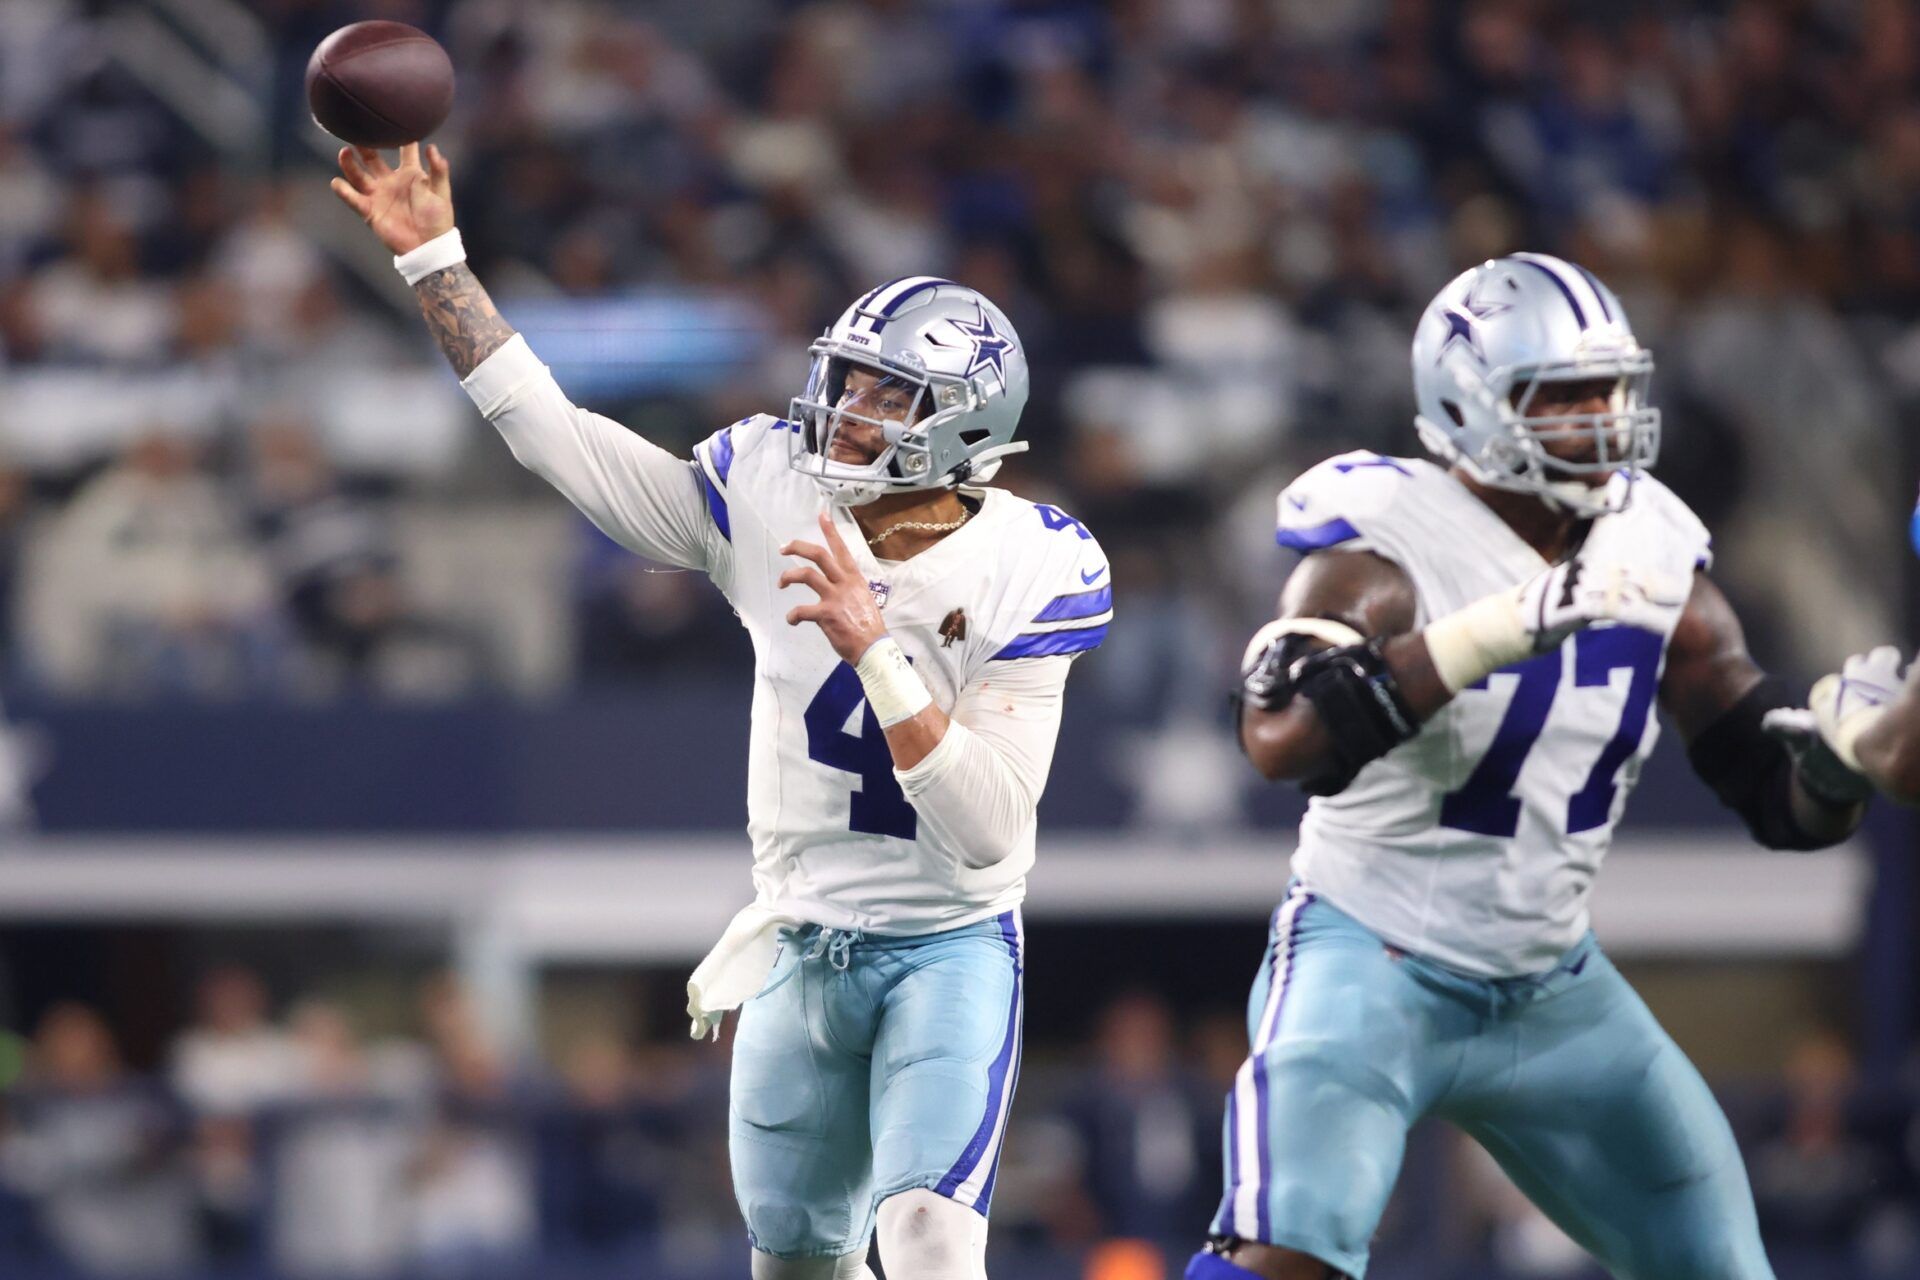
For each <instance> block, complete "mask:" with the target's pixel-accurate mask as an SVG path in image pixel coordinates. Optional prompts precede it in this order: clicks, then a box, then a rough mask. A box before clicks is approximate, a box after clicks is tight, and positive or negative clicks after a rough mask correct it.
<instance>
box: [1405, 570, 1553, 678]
mask: <svg viewBox="0 0 1920 1280" xmlns="http://www.w3.org/2000/svg"><path fill="white" fill-rule="evenodd" d="M1420 634H1421V635H1422V636H1424V637H1425V638H1426V641H1427V653H1428V655H1429V656H1430V657H1432V659H1433V669H1434V672H1435V673H1436V674H1437V675H1438V676H1439V677H1440V683H1442V684H1444V685H1446V686H1447V692H1448V693H1459V692H1460V691H1461V690H1462V689H1464V688H1466V687H1467V686H1468V685H1470V684H1473V683H1474V682H1476V681H1478V680H1481V679H1483V678H1484V677H1486V676H1489V675H1491V674H1493V673H1494V672H1495V671H1498V670H1499V669H1500V668H1502V667H1504V666H1508V665H1509V664H1511V663H1515V662H1518V661H1520V660H1521V659H1522V658H1527V657H1531V656H1532V655H1533V633H1532V632H1530V631H1528V630H1527V627H1526V624H1525V623H1524V622H1522V621H1521V620H1520V607H1519V605H1518V604H1517V603H1516V602H1515V600H1514V597H1513V593H1512V592H1510V591H1502V592H1500V593H1499V594H1497V595H1491V596H1487V597H1486V598H1485V599H1481V600H1476V601H1474V602H1473V603H1472V604H1470V605H1467V606H1466V607H1465V608H1463V609H1456V610H1454V611H1453V612H1452V613H1450V614H1448V615H1447V616H1446V617H1444V618H1440V619H1437V620H1436V621H1433V622H1429V623H1428V624H1427V629H1426V630H1425V631H1423V632H1421V633H1420Z"/></svg>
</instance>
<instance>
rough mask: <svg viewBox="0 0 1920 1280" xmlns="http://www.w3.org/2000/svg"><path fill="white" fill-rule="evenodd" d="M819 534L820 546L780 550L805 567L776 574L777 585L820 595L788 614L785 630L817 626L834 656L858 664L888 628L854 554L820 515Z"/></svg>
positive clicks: (799, 545)
mask: <svg viewBox="0 0 1920 1280" xmlns="http://www.w3.org/2000/svg"><path fill="white" fill-rule="evenodd" d="M820 534H821V537H822V538H823V539H824V540H825V545H824V546H822V545H819V544H816V543H812V542H798V541H795V542H789V543H787V544H786V545H785V546H783V547H781V548H780V554H781V555H783V556H796V557H798V558H799V559H801V560H804V561H809V562H810V563H806V564H798V565H795V566H794V567H793V568H791V569H788V570H787V571H786V572H785V573H783V574H781V575H780V585H781V586H782V587H793V586H806V587H812V588H813V589H814V590H815V591H817V592H819V593H820V599H819V600H818V601H817V602H815V603H813V604H802V605H795V606H794V607H793V608H791V609H789V610H787V625H789V626H794V627H797V626H799V625H800V624H801V623H803V622H813V623H817V624H819V627H820V630H821V631H823V632H825V633H826V637H827V642H828V643H829V644H831V645H832V646H833V651H834V652H835V653H837V654H839V655H840V656H841V658H843V659H844V660H846V661H848V662H858V661H860V657H861V655H862V654H864V653H866V651H867V650H868V649H869V648H871V647H872V645H873V642H874V641H876V640H878V639H880V638H881V637H883V636H885V635H886V634H887V626H886V623H884V622H882V621H881V620H880V607H879V606H878V605H876V604H875V603H874V602H873V591H872V589H871V588H869V587H868V586H867V575H866V574H864V573H862V572H861V571H860V566H859V565H858V564H856V563H854V559H853V552H851V551H849V550H848V549H847V544H846V542H845V540H844V539H842V538H841V537H840V531H839V530H838V529H836V528H834V527H833V520H832V518H831V517H829V516H827V515H825V514H824V513H823V514H822V515H821V516H820Z"/></svg>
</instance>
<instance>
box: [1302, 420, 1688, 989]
mask: <svg viewBox="0 0 1920 1280" xmlns="http://www.w3.org/2000/svg"><path fill="white" fill-rule="evenodd" d="M1618 482H1619V481H1616V483H1618ZM1278 538H1279V542H1280V545H1282V546H1284V547H1290V548H1293V549H1295V550H1299V551H1305V552H1314V551H1319V550H1324V549H1328V548H1338V549H1340V550H1343V551H1370V552H1373V553H1374V554H1376V555H1379V556H1381V557H1383V558H1385V559H1387V560H1390V561H1392V562H1393V563H1394V564H1396V565H1398V566H1400V568H1401V569H1403V570H1405V571H1406V574H1407V576H1408V578H1409V579H1411V581H1412V583H1413V589H1414V592H1415V595H1416V597H1417V600H1418V617H1417V620H1416V625H1417V626H1425V625H1426V624H1427V623H1428V622H1431V621H1432V620H1434V619H1435V618H1438V617H1441V616H1444V615H1445V614H1448V613H1451V612H1453V611H1454V610H1456V609H1459V608H1461V607H1463V606H1465V605H1468V604H1472V603H1473V602H1474V601H1476V600H1479V599H1481V598H1482V597H1484V596H1488V595H1491V594H1493V593H1494V592H1497V591H1502V590H1505V589H1508V588H1511V587H1514V586H1516V585H1518V584H1519V583H1521V582H1524V581H1526V580H1527V579H1529V578H1531V577H1533V576H1535V575H1536V574H1538V573H1539V572H1540V571H1541V570H1542V569H1544V568H1545V567H1546V564H1545V562H1544V561H1543V560H1542V559H1541V558H1540V555H1539V554H1538V553H1537V552H1536V551H1534V550H1533V548H1532V547H1530V546H1528V545H1527V544H1526V543H1525V542H1524V541H1522V540H1521V538H1520V536H1519V535H1518V534H1516V533H1514V531H1513V530H1512V529H1511V528H1509V527H1508V525H1507V524H1506V522H1505V521H1503V520H1501V519H1500V517H1499V516H1497V515H1495V514H1494V512H1493V510H1492V509H1491V508H1489V507H1488V506H1487V505H1486V504H1485V503H1483V502H1481V501H1480V500H1479V499H1478V498H1476V497H1475V496H1474V495H1473V494H1472V493H1471V492H1470V491H1469V490H1468V489H1467V488H1466V486H1465V485H1463V484H1462V483H1460V481H1458V480H1457V479H1455V478H1454V477H1453V476H1452V475H1450V474H1449V473H1448V472H1447V471H1445V470H1444V469H1442V468H1441V467H1438V466H1436V465H1434V464H1433V463H1430V462H1426V461H1423V460H1420V459H1416V458H1388V457H1381V456H1378V455H1376V454H1371V453H1364V452H1363V453H1349V454H1344V455H1342V456H1340V457H1337V458H1331V459H1329V460H1327V461H1326V462H1323V463H1321V464H1320V465H1319V466H1317V467H1314V468H1313V469H1312V470H1310V471H1308V472H1307V473H1306V474H1304V475H1302V476H1301V477H1300V478H1299V479H1297V480H1295V481H1294V482H1293V484H1291V485H1289V486H1288V487H1287V488H1286V490H1285V491H1283V492H1282V493H1281V495H1280V522H1279V535H1278ZM1586 547H1587V554H1598V553H1600V552H1602V551H1604V552H1605V554H1607V555H1609V556H1614V557H1617V558H1619V559H1620V560H1622V561H1623V562H1625V563H1631V564H1635V565H1640V566H1645V567H1647V568H1654V569H1663V570H1666V571H1668V572H1671V573H1674V574H1676V575H1681V576H1691V574H1692V573H1693V571H1694V570H1695V569H1698V568H1705V567H1706V566H1707V565H1708V564H1709V563H1710V560H1711V552H1710V549H1709V539H1708V535H1707V531H1706V528H1705V527H1704V526H1703V525H1702V524H1701V523H1700V521H1699V519H1698V517H1696V516H1695V515H1694V514H1693V512H1692V511H1691V510H1689V509H1688V508H1687V506H1686V504H1684V503H1683V502H1681V501H1680V499H1679V498H1677V497H1675V496H1674V494H1673V492H1672V491H1671V490H1670V489H1668V488H1667V487H1666V486H1665V485H1663V484H1661V483H1660V482H1659V481H1658V480H1655V479H1654V478H1653V477H1652V476H1650V475H1644V474H1643V475H1641V476H1640V477H1638V479H1637V480H1636V481H1635V483H1634V486H1633V493H1632V500H1631V501H1630V502H1629V503H1628V505H1627V507H1626V509H1625V510H1624V511H1621V512H1618V513H1615V514H1612V515H1607V516H1603V517H1601V518H1600V520H1599V521H1597V522H1596V524H1595V527H1594V529H1593V530H1592V532H1591V533H1590V534H1589V536H1588V539H1587V543H1586ZM1676 621H1677V615H1676ZM1668 638H1669V637H1668V636H1667V635H1656V634H1654V633H1653V632H1650V631H1642V630H1638V629H1635V628H1631V627H1620V626H1597V627H1592V628H1589V629H1587V630H1585V631H1582V632H1579V633H1576V634H1575V635H1574V636H1572V637H1571V638H1570V639H1568V640H1567V641H1566V642H1565V643H1564V644H1563V645H1561V647H1560V648H1559V649H1557V650H1554V651H1553V652H1551V653H1545V654H1541V655H1539V656H1537V657H1534V658H1530V659H1528V660H1527V661H1525V662H1521V663H1517V664H1515V665H1513V666H1510V667H1507V668H1505V669H1503V670H1501V671H1497V672H1495V673H1493V674H1492V675H1491V676H1489V677H1487V678H1486V679H1485V680H1483V681H1482V682H1480V683H1479V684H1477V685H1473V686H1470V687H1468V688H1466V689H1463V690H1461V692H1460V694H1459V696H1458V697H1456V698H1454V699H1453V701H1452V702H1450V703H1448V704H1447V706H1446V707H1444V708H1442V709H1441V710H1440V711H1439V712H1438V713H1437V714H1436V715H1434V716H1433V718H1432V719H1430V720H1428V721H1427V723H1426V724H1424V725H1423V726H1421V729H1420V732H1419V734H1418V735H1417V736H1416V737H1414V738H1413V739H1412V740H1410V741H1408V742H1405V743H1402V744H1401V745H1400V746H1398V747H1396V748H1394V749H1393V750H1392V751H1390V752H1388V753H1387V754H1386V755H1385V756H1383V757H1381V758H1380V759H1378V760H1375V761H1373V762H1372V763H1370V764H1368V765H1367V766H1366V767H1365V768H1364V769H1362V770H1361V771H1360V773H1359V775H1358V776H1357V777H1356V778H1355V779H1354V781H1353V783H1352V785H1350V786H1349V787H1347V789H1346V790H1345V791H1342V792H1341V793H1340V794H1339V795H1336V796H1321V797H1315V798H1314V800H1313V801H1312V802H1311V803H1310V804H1309V805H1308V808H1307V815H1306V817H1305V819H1304V820H1303V821H1302V822H1301V826H1300V846H1299V852H1298V853H1297V855H1296V857H1295V862H1294V867H1295V870H1296V872H1297V873H1298V875H1299V876H1300V878H1301V879H1302V880H1303V881H1304V882H1305V884H1306V886H1307V888H1308V889H1309V890H1310V891H1311V892H1313V893H1316V894H1320V895H1322V896H1324V897H1325V898H1326V899H1327V900H1328V901H1330V902H1332V903H1333V904H1334V905H1335V906H1337V907H1339V908H1340V909H1341V910H1342V911H1345V912H1346V913H1347V914H1349V915H1351V916H1353V917H1354V918H1355V919H1357V920H1359V921H1360V922H1361V923H1362V924H1364V925H1366V926H1367V927H1368V928H1369V929H1372V930H1373V931H1374V932H1376V933H1378V934H1379V935H1380V936H1381V937H1383V938H1385V939H1386V940H1387V941H1389V942H1391V943H1393V944H1394V945H1396V946H1399V947H1401V948H1404V949H1405V950H1408V951H1411V952H1414V953H1416V954H1419V955H1423V956H1426V957H1428V958H1430V959H1433V960H1436V961H1438V962H1440V963H1441V964H1444V965H1447V966H1449V967H1451V968H1454V969H1458V970H1461V971H1463V972H1465V973H1469V974H1473V975H1477V976H1483V977H1507V976H1513V975H1518V974H1525V973H1536V972H1540V971H1542V970H1545V969H1550V968H1552V967H1553V966H1554V964H1555V963H1556V962H1557V961H1558V959H1559V958H1560V957H1561V956H1562V955H1564V954H1565V953H1566V952H1567V951H1568V950H1569V949H1570V948H1572V947H1573V946H1574V945H1575V944H1576V943H1577V942H1579V940H1580V939H1581V938H1582V937H1583V936H1584V935H1585V933H1586V931H1587V927H1588V894H1589V892H1590V891H1591V889H1592V886H1593V879H1594V875H1595V873H1597V872H1598V871H1599V868H1600V862H1601V859H1603V858H1604V857H1605V856H1606V852H1607V847H1608V845H1609V843H1610V842H1611V840H1612V837H1613V828H1614V824H1615V823H1616V822H1618V821H1619V819H1620V815H1621V813H1622V811H1623V810H1624V808H1625V807H1626V800H1627V793H1628V792H1629V791H1630V790H1632V788H1633V785H1634V783H1635V781H1637V780H1638V778H1639V774H1640V768H1641V765H1642V763H1643V762H1644V761H1645V760H1646V758H1647V755H1648V754H1649V753H1650V752H1651V751H1652V750H1653V744H1654V741H1655V739H1656V738H1657V737H1658V734H1659V725H1658V722H1657V719H1656V717H1655V716H1654V714H1653V711H1654V702H1655V695H1656V693H1657V691H1658V689H1659V683H1660V673H1661V670H1662V667H1663V665H1664V663H1665V660H1666V645H1667V640H1668Z"/></svg>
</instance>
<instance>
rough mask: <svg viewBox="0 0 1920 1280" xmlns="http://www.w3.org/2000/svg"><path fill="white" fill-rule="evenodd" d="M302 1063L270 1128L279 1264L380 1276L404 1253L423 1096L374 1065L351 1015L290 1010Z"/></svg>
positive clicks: (328, 1273)
mask: <svg viewBox="0 0 1920 1280" xmlns="http://www.w3.org/2000/svg"><path fill="white" fill-rule="evenodd" d="M288 1024H289V1027H290V1029H291V1032H292V1039H293V1050H294V1055H295V1059H296V1062H297V1064H298V1065H297V1067H296V1069H295V1071H294V1073H293V1075H292V1078H291V1081H290V1084H291V1088H290V1090H289V1102H288V1104H287V1105H286V1107H285V1108H284V1109H283V1110H282V1111H281V1112H280V1113H279V1114H278V1115H276V1116H275V1118H274V1123H273V1126H272V1134H273V1139H274V1141H273V1143H272V1145H271V1150H272V1151H273V1156H274V1159H273V1167H272V1169H271V1170H270V1171H269V1177H270V1178H271V1181H272V1185H273V1188H274V1197H273V1214H272V1218H271V1220H270V1221H269V1223H268V1229H267V1234H268V1240H269V1251H270V1256H271V1257H272V1259H273V1261H274V1264H275V1265H276V1266H277V1267H279V1268H280V1269H281V1270H282V1271H284V1272H285V1273H286V1274H287V1275H289V1276H296V1277H298V1276H316V1277H321V1276H324V1277H336V1276H378V1275H383V1274H385V1273H387V1272H389V1271H391V1270H392V1269H393V1268H394V1267H395V1266H396V1265H397V1264H398V1263H399V1262H400V1261H401V1259H403V1258H404V1257H405V1256H406V1254H407V1234H408V1225H409V1224H408V1199H407V1194H406V1193H407V1178H408V1169H409V1165H410V1162H411V1160H412V1158H413V1154H414V1151H415V1143H416V1141H417V1135H418V1132H419V1119H420V1118H419V1115H418V1105H419V1104H418V1101H417V1100H415V1099H412V1098H411V1097H410V1094H409V1091H407V1090H406V1088H405V1086H404V1084H402V1083H401V1082H400V1081H399V1080H396V1079H395V1078H393V1077H392V1076H391V1075H390V1074H387V1073H382V1072H381V1071H379V1070H378V1069H377V1068H376V1064H375V1062H374V1061H372V1060H371V1059H370V1058H369V1057H368V1055H367V1053H366V1052H365V1050H364V1049H363V1048H362V1046H361V1044H360V1041H359V1038H358V1036H357V1035H356V1034H355V1033H354V1030H353V1026H352V1024H351V1023H350V1022H349V1021H348V1018H347V1016H346V1014H345V1013H344V1012H343V1011H342V1010H341V1009H339V1008H338V1007H336V1006H334V1005H331V1004H327V1003H324V1002H321V1001H313V1000H309V1001H305V1002H302V1003H301V1004H299V1005H296V1006H295V1007H294V1009H293V1011H292V1013H291V1014H290V1015H289V1018H288Z"/></svg>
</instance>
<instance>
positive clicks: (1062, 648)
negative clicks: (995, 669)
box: [990, 622, 1107, 662]
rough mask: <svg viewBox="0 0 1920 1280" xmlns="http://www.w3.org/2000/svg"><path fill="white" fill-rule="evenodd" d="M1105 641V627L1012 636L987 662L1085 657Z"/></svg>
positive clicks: (1036, 632)
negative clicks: (1052, 657) (1067, 656)
mask: <svg viewBox="0 0 1920 1280" xmlns="http://www.w3.org/2000/svg"><path fill="white" fill-rule="evenodd" d="M1106 638H1107V624H1106V623H1104V622H1102V623H1100V624H1099V625H1097V626H1091V627H1074V628H1071V629H1068V630H1063V631H1030V632H1026V633H1024V634H1022V635H1018V636H1015V637H1014V638H1013V640H1012V641H1011V642H1010V643H1009V644H1007V645H1006V647H1005V648H1003V649H1001V650H1000V652H998V653H996V654H994V655H993V657H992V658H991V659H990V661H993V662H1000V661H1003V660H1005V659H1007V658H1045V657H1050V656H1052V655H1054V654H1060V653H1085V652H1086V651H1087V650H1089V649H1097V648H1099V646H1100V642H1101V641H1102V640H1105V639H1106Z"/></svg>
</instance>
